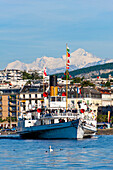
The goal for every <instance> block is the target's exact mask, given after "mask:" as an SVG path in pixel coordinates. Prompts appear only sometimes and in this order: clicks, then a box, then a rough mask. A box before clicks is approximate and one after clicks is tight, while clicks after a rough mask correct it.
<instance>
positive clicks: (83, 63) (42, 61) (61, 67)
mask: <svg viewBox="0 0 113 170" xmlns="http://www.w3.org/2000/svg"><path fill="white" fill-rule="evenodd" d="M111 62H113V59H110V60H106V59H101V58H99V57H96V56H95V55H93V54H91V53H89V52H86V51H85V50H84V49H81V48H79V49H77V50H76V51H74V52H72V53H71V58H70V70H69V71H73V70H77V69H80V68H85V67H89V66H94V65H99V64H105V63H111ZM65 64H66V56H65V55H63V56H62V57H60V58H54V57H46V56H43V57H41V58H37V59H36V60H35V61H33V62H32V63H30V64H26V63H22V62H20V61H19V60H16V61H14V62H12V63H9V64H8V65H7V67H6V69H18V70H22V71H23V70H43V69H44V67H46V69H47V73H48V74H55V73H61V72H64V71H65Z"/></svg>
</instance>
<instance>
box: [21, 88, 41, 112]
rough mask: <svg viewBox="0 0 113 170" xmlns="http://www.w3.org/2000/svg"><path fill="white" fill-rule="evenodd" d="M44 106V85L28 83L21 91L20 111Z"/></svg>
mask: <svg viewBox="0 0 113 170" xmlns="http://www.w3.org/2000/svg"><path fill="white" fill-rule="evenodd" d="M42 106H43V85H39V86H36V85H26V86H24V88H23V89H22V91H21V92H20V112H21V113H25V112H27V111H29V110H37V108H41V107H42Z"/></svg>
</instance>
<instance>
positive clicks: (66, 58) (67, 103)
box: [66, 43, 68, 111]
mask: <svg viewBox="0 0 113 170" xmlns="http://www.w3.org/2000/svg"><path fill="white" fill-rule="evenodd" d="M67 60H68V56H67V43H66V111H67V108H68V102H67V99H68V69H67Z"/></svg>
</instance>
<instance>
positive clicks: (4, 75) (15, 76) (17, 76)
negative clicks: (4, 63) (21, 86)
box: [0, 69, 22, 81]
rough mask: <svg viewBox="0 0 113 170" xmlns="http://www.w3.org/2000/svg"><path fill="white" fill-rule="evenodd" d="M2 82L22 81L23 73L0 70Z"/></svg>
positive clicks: (13, 70)
mask: <svg viewBox="0 0 113 170" xmlns="http://www.w3.org/2000/svg"><path fill="white" fill-rule="evenodd" d="M0 80H1V81H11V80H13V81H18V80H22V72H21V71H20V70H17V69H5V70H0Z"/></svg>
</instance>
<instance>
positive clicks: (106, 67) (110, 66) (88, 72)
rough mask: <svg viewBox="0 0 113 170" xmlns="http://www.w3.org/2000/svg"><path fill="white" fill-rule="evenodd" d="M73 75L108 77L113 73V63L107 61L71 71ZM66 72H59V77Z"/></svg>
mask: <svg viewBox="0 0 113 170" xmlns="http://www.w3.org/2000/svg"><path fill="white" fill-rule="evenodd" d="M69 73H70V75H71V76H72V77H75V76H85V77H89V76H91V77H96V76H98V75H101V77H103V76H104V77H108V75H109V74H111V75H113V63H107V64H102V65H96V66H90V67H87V68H82V69H78V70H74V71H70V72H69ZM63 75H64V73H60V74H57V76H58V77H61V76H63Z"/></svg>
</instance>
